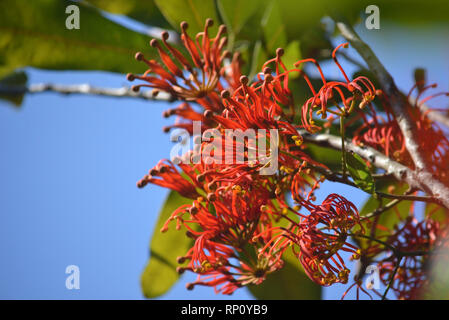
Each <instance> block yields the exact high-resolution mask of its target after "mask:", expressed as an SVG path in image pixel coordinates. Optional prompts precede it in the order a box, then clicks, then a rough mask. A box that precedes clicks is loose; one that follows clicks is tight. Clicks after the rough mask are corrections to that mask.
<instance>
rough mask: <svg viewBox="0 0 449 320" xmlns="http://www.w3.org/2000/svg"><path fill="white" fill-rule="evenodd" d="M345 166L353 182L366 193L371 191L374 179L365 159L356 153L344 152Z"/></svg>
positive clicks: (373, 187)
mask: <svg viewBox="0 0 449 320" xmlns="http://www.w3.org/2000/svg"><path fill="white" fill-rule="evenodd" d="M346 166H347V168H348V171H349V174H350V175H351V177H352V180H354V183H355V184H356V185H357V187H359V188H360V189H362V190H363V191H365V192H367V193H373V192H374V189H375V186H374V179H373V176H372V175H371V172H370V170H369V168H368V166H367V165H366V163H365V161H364V160H363V159H362V158H361V157H360V156H359V155H358V154H353V153H350V152H347V153H346Z"/></svg>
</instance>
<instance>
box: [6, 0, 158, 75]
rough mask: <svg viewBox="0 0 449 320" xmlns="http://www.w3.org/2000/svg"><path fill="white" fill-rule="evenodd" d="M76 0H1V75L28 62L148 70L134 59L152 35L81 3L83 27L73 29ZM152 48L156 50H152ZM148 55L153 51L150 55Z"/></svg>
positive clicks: (47, 66)
mask: <svg viewBox="0 0 449 320" xmlns="http://www.w3.org/2000/svg"><path fill="white" fill-rule="evenodd" d="M73 4H74V2H72V1H62V0H34V1H26V0H16V1H0V33H1V37H0V62H1V66H0V74H1V73H2V72H4V71H5V70H11V69H15V68H18V67H23V66H33V67H36V68H42V69H57V70H67V69H77V70H105V71H113V72H120V73H126V72H142V71H143V69H144V68H145V67H143V66H142V64H141V63H139V62H137V61H135V60H134V58H133V55H134V53H135V52H137V51H144V52H145V50H148V48H149V45H148V40H149V38H148V37H147V36H145V35H142V34H140V33H137V32H134V31H131V30H129V29H127V28H125V27H122V26H120V25H118V24H116V23H114V22H112V21H110V20H108V19H107V18H105V17H103V16H102V15H101V14H100V13H99V12H98V10H96V9H95V8H91V7H89V6H86V5H83V4H82V3H77V4H76V5H77V6H78V7H79V9H80V29H70V30H69V29H67V28H66V19H67V18H68V17H69V16H70V14H71V13H72V12H69V14H67V13H66V7H67V6H69V5H73ZM151 52H154V51H153V50H151ZM147 55H148V53H147Z"/></svg>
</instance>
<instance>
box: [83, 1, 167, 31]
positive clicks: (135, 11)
mask: <svg viewBox="0 0 449 320" xmlns="http://www.w3.org/2000/svg"><path fill="white" fill-rule="evenodd" d="M88 1H89V2H90V3H92V4H93V5H94V6H96V7H97V8H99V9H102V10H105V11H108V12H110V13H113V14H121V15H126V16H128V17H130V18H132V19H134V20H137V21H140V22H143V23H145V24H147V25H151V26H157V27H159V28H167V27H169V26H170V24H169V23H168V22H167V20H165V18H164V16H163V15H162V13H161V12H160V11H159V9H158V8H157V7H156V5H155V3H154V0H88Z"/></svg>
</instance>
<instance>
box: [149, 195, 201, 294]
mask: <svg viewBox="0 0 449 320" xmlns="http://www.w3.org/2000/svg"><path fill="white" fill-rule="evenodd" d="M191 202H192V200H190V199H186V198H183V197H181V196H180V195H179V194H178V193H177V192H174V191H171V192H170V193H169V195H168V197H167V199H166V200H165V203H164V206H163V207H162V210H161V212H160V214H159V218H158V221H157V224H156V228H155V231H154V234H153V238H152V239H151V244H150V260H149V262H148V264H147V266H146V267H145V270H144V271H143V273H142V277H141V285H142V291H143V294H144V295H145V297H147V298H155V297H158V296H160V295H162V294H164V293H166V292H167V291H168V290H169V289H170V288H171V287H172V286H173V285H174V284H175V283H176V281H177V280H178V279H179V274H178V273H177V272H176V267H177V261H176V258H177V257H179V256H183V255H185V254H186V252H187V250H188V249H189V248H190V247H191V246H192V244H193V240H191V239H190V238H188V237H186V235H185V232H184V231H183V230H176V229H175V225H174V224H173V225H170V226H169V229H168V231H166V232H164V233H161V232H160V229H161V228H162V226H163V225H164V223H165V222H166V221H167V219H168V218H169V217H170V215H171V214H172V213H173V211H174V210H176V209H177V208H179V207H180V206H181V205H184V204H189V203H191Z"/></svg>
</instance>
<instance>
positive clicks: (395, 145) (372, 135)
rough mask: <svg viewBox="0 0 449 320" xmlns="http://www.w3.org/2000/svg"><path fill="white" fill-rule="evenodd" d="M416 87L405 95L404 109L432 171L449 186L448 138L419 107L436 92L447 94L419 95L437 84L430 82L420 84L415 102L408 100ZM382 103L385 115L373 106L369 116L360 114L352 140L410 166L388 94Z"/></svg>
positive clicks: (411, 163) (411, 165)
mask: <svg viewBox="0 0 449 320" xmlns="http://www.w3.org/2000/svg"><path fill="white" fill-rule="evenodd" d="M417 86H418V84H415V85H414V87H413V88H412V89H411V90H410V93H409V95H408V97H407V101H408V103H407V112H408V114H409V116H410V118H411V119H412V120H413V122H414V124H415V126H416V138H417V142H418V144H419V148H420V151H421V154H422V155H423V156H424V157H425V159H426V160H427V163H428V164H430V169H431V171H432V173H433V174H434V175H435V176H437V177H438V178H439V179H440V180H441V181H442V182H443V183H445V184H447V185H449V175H448V174H447V168H448V167H449V140H448V138H447V136H446V134H445V133H444V131H443V130H442V129H441V128H439V126H438V124H436V123H435V122H432V121H431V120H430V119H429V118H428V116H427V114H428V112H429V111H427V112H423V111H422V110H421V108H420V106H421V105H423V104H425V103H426V102H427V101H429V100H431V99H432V98H434V97H437V96H439V95H447V96H449V93H446V92H441V93H437V94H434V95H429V96H428V97H425V98H422V95H423V94H424V93H425V92H427V91H428V90H429V89H431V88H435V87H436V84H432V85H430V86H425V87H423V88H422V89H421V90H420V91H419V92H418V96H417V97H416V99H414V100H415V103H411V102H410V101H411V94H412V93H413V91H414V89H415V88H416V87H417ZM381 102H382V107H383V110H384V114H382V115H378V114H377V112H376V110H375V109H374V108H370V113H371V117H370V118H369V117H368V115H367V114H363V113H361V117H363V121H364V123H363V125H362V126H360V127H359V128H358V129H357V130H356V131H355V134H354V138H353V142H354V143H356V144H359V145H368V146H371V147H374V148H376V149H377V150H379V151H381V152H383V153H385V155H387V156H389V157H392V158H394V159H395V160H396V161H399V162H401V163H403V164H404V165H407V166H409V167H412V168H413V166H414V165H413V161H412V159H411V157H410V155H409V153H408V151H407V149H406V148H405V138H404V136H403V135H402V132H401V130H400V128H399V125H398V123H397V121H396V119H395V117H394V116H393V113H392V111H391V106H390V104H389V101H388V97H383V99H382V101H381Z"/></svg>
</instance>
